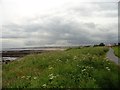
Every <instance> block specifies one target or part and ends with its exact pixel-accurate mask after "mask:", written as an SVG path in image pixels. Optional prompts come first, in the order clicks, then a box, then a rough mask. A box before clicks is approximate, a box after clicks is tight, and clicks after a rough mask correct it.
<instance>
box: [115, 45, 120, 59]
mask: <svg viewBox="0 0 120 90" xmlns="http://www.w3.org/2000/svg"><path fill="white" fill-rule="evenodd" d="M113 49H114V53H115V55H116V56H118V57H119V58H120V46H115V47H113Z"/></svg>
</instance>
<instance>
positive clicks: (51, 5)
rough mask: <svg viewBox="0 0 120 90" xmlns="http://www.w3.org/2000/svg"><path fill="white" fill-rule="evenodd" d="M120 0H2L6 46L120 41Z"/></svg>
mask: <svg viewBox="0 0 120 90" xmlns="http://www.w3.org/2000/svg"><path fill="white" fill-rule="evenodd" d="M117 2H118V0H0V10H1V11H2V13H1V12H0V15H1V16H2V17H1V18H0V19H1V20H0V24H2V35H1V37H0V38H1V40H2V47H3V48H16V47H33V46H37V47H39V46H61V45H86V44H98V43H100V42H104V43H113V42H117V41H118V3H117Z"/></svg>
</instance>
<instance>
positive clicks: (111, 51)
mask: <svg viewBox="0 0 120 90" xmlns="http://www.w3.org/2000/svg"><path fill="white" fill-rule="evenodd" d="M107 57H108V58H109V59H110V60H111V61H113V62H115V63H116V64H119V62H118V61H120V58H118V57H117V56H115V54H114V50H113V49H112V48H109V51H108V52H107Z"/></svg>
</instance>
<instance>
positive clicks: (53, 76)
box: [3, 47, 120, 88]
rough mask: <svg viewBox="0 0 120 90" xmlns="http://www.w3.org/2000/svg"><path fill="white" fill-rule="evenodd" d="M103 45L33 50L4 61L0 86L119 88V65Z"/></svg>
mask: <svg viewBox="0 0 120 90" xmlns="http://www.w3.org/2000/svg"><path fill="white" fill-rule="evenodd" d="M107 51H108V48H106V47H85V48H84V47H83V48H74V49H72V48H71V49H69V50H66V51H55V52H48V53H42V54H32V55H28V56H25V57H24V58H21V60H18V61H15V62H11V63H9V64H6V65H3V88H118V87H119V85H120V83H119V81H118V72H119V73H120V68H119V67H118V66H117V65H115V64H114V63H113V62H110V61H109V60H108V59H107V58H106V56H105V54H106V52H107Z"/></svg>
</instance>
